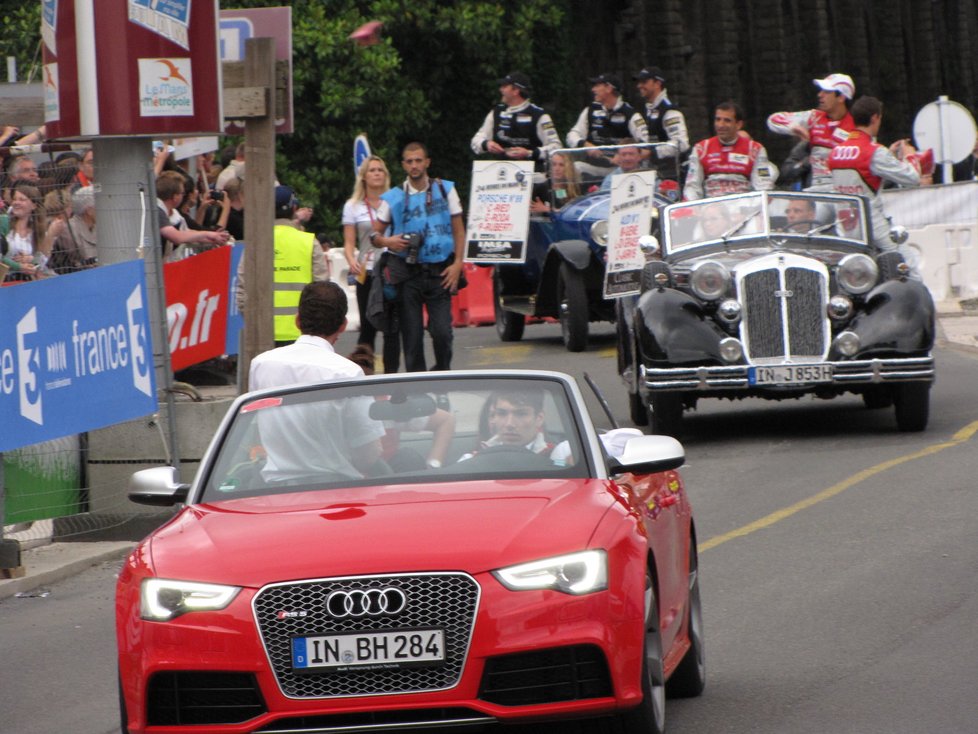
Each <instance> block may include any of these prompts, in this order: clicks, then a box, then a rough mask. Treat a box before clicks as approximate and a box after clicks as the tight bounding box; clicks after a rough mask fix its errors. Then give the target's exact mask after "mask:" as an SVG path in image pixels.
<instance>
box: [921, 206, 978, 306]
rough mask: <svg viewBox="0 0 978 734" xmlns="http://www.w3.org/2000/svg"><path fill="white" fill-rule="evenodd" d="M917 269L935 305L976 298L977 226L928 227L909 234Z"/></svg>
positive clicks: (977, 285) (977, 268) (977, 269)
mask: <svg viewBox="0 0 978 734" xmlns="http://www.w3.org/2000/svg"><path fill="white" fill-rule="evenodd" d="M907 245H908V246H909V247H911V248H913V249H914V250H916V251H917V252H918V253H919V257H920V261H919V263H918V264H917V269H918V270H919V271H920V275H921V277H922V278H923V279H924V285H926V286H927V288H928V289H929V290H930V292H931V295H932V296H933V297H934V300H935V301H950V300H954V299H959V298H975V297H976V296H978V224H931V225H928V226H926V227H921V228H920V229H913V230H910V239H909V240H908V241H907Z"/></svg>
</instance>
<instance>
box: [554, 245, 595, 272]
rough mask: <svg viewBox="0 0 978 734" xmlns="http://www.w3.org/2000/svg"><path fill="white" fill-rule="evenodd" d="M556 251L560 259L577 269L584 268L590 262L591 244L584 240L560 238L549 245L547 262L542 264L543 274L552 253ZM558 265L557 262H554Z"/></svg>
mask: <svg viewBox="0 0 978 734" xmlns="http://www.w3.org/2000/svg"><path fill="white" fill-rule="evenodd" d="M554 252H556V253H557V255H558V256H559V257H560V259H561V260H563V261H565V262H568V263H570V264H571V265H573V266H574V267H575V268H576V269H577V270H585V269H586V268H587V267H588V266H589V265H590V264H591V246H590V245H589V244H588V243H587V242H585V241H584V240H561V241H560V242H554V243H553V245H551V247H550V253H548V258H547V260H548V263H547V266H544V275H545V276H546V270H548V269H549V268H548V266H549V265H550V263H549V261H550V260H552V259H553V253H554ZM556 265H559V263H556Z"/></svg>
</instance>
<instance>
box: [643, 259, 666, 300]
mask: <svg viewBox="0 0 978 734" xmlns="http://www.w3.org/2000/svg"><path fill="white" fill-rule="evenodd" d="M660 273H664V274H665V276H666V277H667V278H668V280H667V281H666V283H665V287H666V288H672V270H670V269H669V265H668V264H667V263H664V262H661V261H659V260H653V261H652V262H650V263H646V264H645V267H644V268H642V279H641V285H640V288H641V292H642V293H645V292H646V291H650V290H653V289H655V288H658V287H659V286H658V284H656V282H655V276H656V275H659V274H660Z"/></svg>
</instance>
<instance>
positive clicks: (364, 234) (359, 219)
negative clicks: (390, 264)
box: [343, 199, 391, 273]
mask: <svg viewBox="0 0 978 734" xmlns="http://www.w3.org/2000/svg"><path fill="white" fill-rule="evenodd" d="M390 218H391V208H390V205H389V204H388V203H387V202H386V201H384V200H383V199H381V200H380V206H378V207H377V208H376V209H374V208H373V207H372V206H370V205H369V204H368V203H367V202H366V201H353V199H347V201H346V203H345V204H344V205H343V225H344V226H346V225H350V226H352V227H353V228H354V229H355V230H356V233H357V234H356V237H357V251H358V253H359V255H358V257H359V259H360V261H361V262H362V263H365V264H366V266H367V272H368V273H369V272H370V271H371V270H373V267H374V260H376V259H377V257H378V256H379V255H380V253H381V250H380V249H379V248H377V247H374V246H373V243H372V242H371V241H370V233H371V232H373V228H374V220H375V219H377V220H380V221H381V222H389V221H390Z"/></svg>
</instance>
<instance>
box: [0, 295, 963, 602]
mask: <svg viewBox="0 0 978 734" xmlns="http://www.w3.org/2000/svg"><path fill="white" fill-rule="evenodd" d="M965 305H966V306H967V308H962V304H961V303H959V302H957V301H946V302H942V303H938V304H937V308H938V323H937V343H938V346H950V347H952V348H956V349H960V350H962V351H966V352H971V353H973V354H974V355H975V356H978V307H975V308H971V307H970V306H971V304H970V303H966V304H965ZM135 545H136V544H135V543H133V542H130V541H103V542H93V543H86V542H77V543H51V544H50V545H43V546H39V547H37V548H31V549H28V550H25V551H23V552H22V553H21V561H22V563H23V568H24V575H23V576H22V577H20V578H14V579H0V600H2V599H6V598H8V597H11V596H14V595H16V594H19V593H21V592H36V593H42V592H43V587H45V586H46V585H48V584H52V583H54V582H56V581H60V580H62V579H65V578H68V577H69V576H72V575H74V574H76V573H80V572H81V571H84V570H85V569H86V568H90V567H92V566H96V565H98V564H100V563H104V562H106V561H121V560H122V559H123V558H125V557H126V555H128V553H129V551H130V550H132V548H133V547H135Z"/></svg>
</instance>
